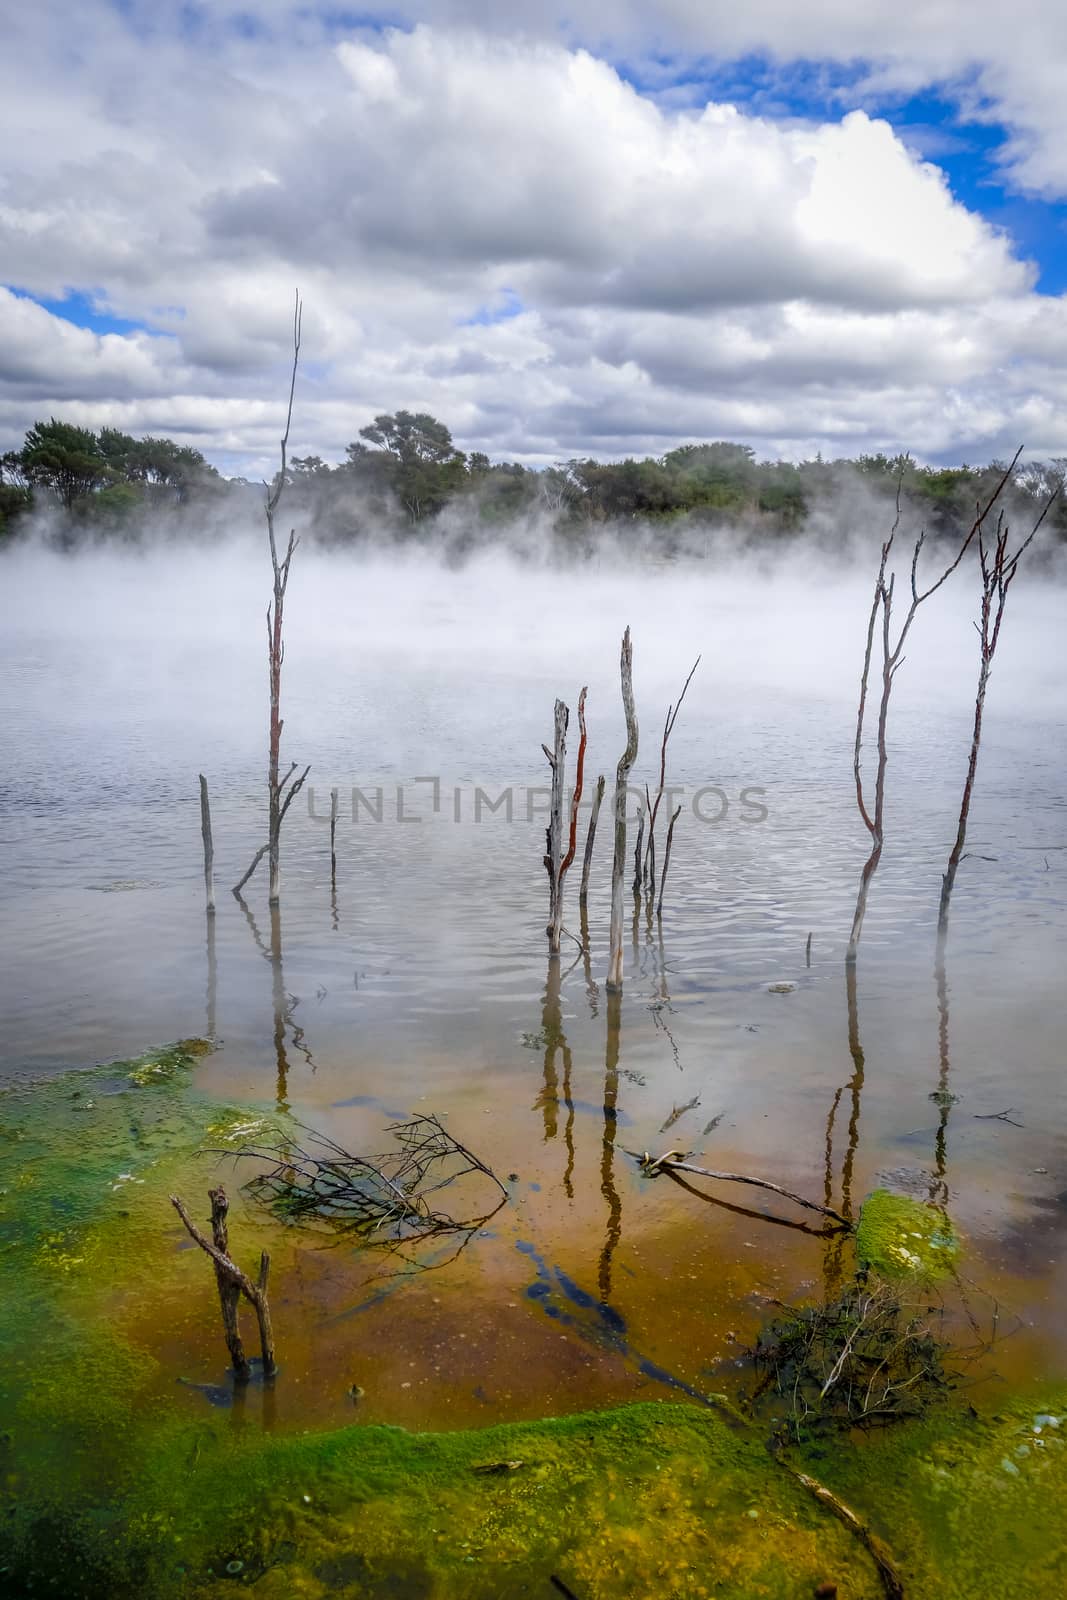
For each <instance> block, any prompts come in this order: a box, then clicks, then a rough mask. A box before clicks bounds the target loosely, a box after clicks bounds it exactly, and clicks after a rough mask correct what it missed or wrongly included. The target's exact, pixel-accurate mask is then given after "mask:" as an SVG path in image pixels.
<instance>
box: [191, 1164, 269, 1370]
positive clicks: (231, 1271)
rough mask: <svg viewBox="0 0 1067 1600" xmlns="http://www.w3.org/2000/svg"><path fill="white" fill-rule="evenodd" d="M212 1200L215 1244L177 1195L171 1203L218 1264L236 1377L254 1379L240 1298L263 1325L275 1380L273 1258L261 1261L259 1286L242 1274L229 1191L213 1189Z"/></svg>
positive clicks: (265, 1356)
mask: <svg viewBox="0 0 1067 1600" xmlns="http://www.w3.org/2000/svg"><path fill="white" fill-rule="evenodd" d="M208 1196H209V1198H210V1200H211V1231H212V1236H213V1241H214V1242H213V1243H210V1244H209V1243H208V1241H207V1239H206V1238H205V1237H204V1235H203V1234H202V1233H201V1232H200V1229H199V1228H198V1227H197V1226H196V1223H195V1222H193V1220H192V1218H191V1217H190V1215H189V1213H188V1211H187V1210H186V1209H185V1205H184V1204H183V1202H182V1201H181V1200H180V1199H179V1198H178V1196H177V1195H176V1194H172V1195H171V1197H170V1203H171V1205H172V1206H173V1207H174V1209H175V1211H176V1212H177V1213H178V1215H179V1217H181V1219H182V1221H183V1222H184V1224H185V1226H186V1228H187V1230H188V1232H189V1234H190V1235H191V1237H192V1238H193V1239H195V1241H196V1243H197V1244H198V1245H199V1246H200V1248H201V1250H203V1251H204V1252H205V1253H206V1254H207V1255H209V1256H210V1257H211V1259H212V1261H213V1262H214V1264H215V1280H216V1282H217V1284H218V1289H219V1303H220V1305H221V1307H222V1324H223V1328H224V1329H225V1334H226V1348H227V1349H228V1350H229V1352H230V1359H231V1360H232V1362H233V1370H234V1375H235V1376H236V1378H237V1379H238V1381H239V1382H242V1383H246V1382H247V1381H248V1378H249V1375H250V1367H249V1363H248V1358H247V1356H246V1355H245V1353H244V1346H243V1344H242V1343H241V1330H240V1327H239V1325H238V1305H239V1303H240V1298H241V1296H242V1295H244V1297H245V1299H246V1300H247V1301H248V1302H249V1304H250V1305H251V1306H252V1307H253V1309H254V1311H255V1313H256V1320H257V1322H258V1323H259V1343H260V1350H261V1352H262V1362H263V1376H264V1377H265V1378H273V1377H274V1374H275V1373H276V1372H277V1370H278V1369H277V1366H276V1365H275V1361H274V1331H273V1329H272V1327H271V1320H270V1304H269V1302H268V1299H267V1280H268V1278H269V1276H270V1256H269V1255H267V1253H266V1251H263V1253H262V1254H261V1255H260V1258H259V1277H258V1279H257V1280H256V1282H255V1283H253V1282H252V1279H251V1278H250V1277H249V1276H248V1275H247V1273H244V1272H242V1271H241V1269H240V1267H239V1266H238V1265H237V1264H236V1262H234V1261H233V1260H232V1259H231V1257H230V1253H229V1238H228V1230H227V1225H226V1213H227V1211H228V1210H229V1201H228V1200H227V1198H226V1191H225V1189H223V1188H222V1186H221V1185H220V1186H219V1187H218V1188H217V1189H209V1190H208Z"/></svg>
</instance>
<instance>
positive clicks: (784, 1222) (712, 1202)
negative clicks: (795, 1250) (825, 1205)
mask: <svg viewBox="0 0 1067 1600" xmlns="http://www.w3.org/2000/svg"><path fill="white" fill-rule="evenodd" d="M660 1171H661V1173H665V1174H666V1176H667V1177H668V1178H670V1179H671V1181H672V1182H673V1183H676V1184H677V1185H678V1187H679V1188H680V1189H685V1190H686V1191H687V1192H688V1193H689V1194H692V1195H696V1197H697V1199H698V1200H706V1201H707V1203H708V1205H709V1206H718V1207H719V1209H720V1211H731V1212H733V1214H734V1216H735V1217H751V1218H752V1219H753V1220H754V1221H757V1222H773V1223H774V1224H775V1226H776V1227H779V1228H791V1229H792V1230H793V1232H794V1233H810V1234H813V1235H814V1236H815V1238H817V1239H824V1238H828V1237H830V1236H831V1235H832V1236H833V1237H834V1238H835V1239H838V1240H840V1239H842V1238H843V1237H844V1235H845V1231H846V1230H844V1229H843V1228H842V1227H841V1225H840V1223H833V1222H830V1221H827V1222H824V1223H822V1224H821V1225H820V1226H816V1224H815V1223H812V1222H798V1221H796V1219H795V1218H793V1217H779V1216H776V1215H775V1214H774V1212H773V1211H754V1210H753V1209H752V1208H751V1207H750V1206H739V1205H737V1204H736V1203H735V1202H734V1201H732V1200H724V1199H723V1198H722V1196H721V1195H717V1194H709V1193H708V1192H707V1191H706V1190H704V1189H697V1188H695V1187H694V1185H693V1184H691V1183H687V1182H686V1179H685V1176H684V1174H683V1173H681V1172H679V1171H678V1170H677V1169H676V1168H675V1167H673V1166H672V1165H670V1163H668V1164H667V1166H665V1167H662V1168H661V1169H660Z"/></svg>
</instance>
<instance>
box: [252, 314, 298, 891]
mask: <svg viewBox="0 0 1067 1600" xmlns="http://www.w3.org/2000/svg"><path fill="white" fill-rule="evenodd" d="M302 316H303V306H302V305H301V301H300V295H299V293H298V294H297V297H296V308H295V310H294V312H293V368H292V377H291V379H290V383H289V409H288V411H287V412H286V417H285V432H284V434H283V435H282V439H281V470H280V471H279V473H278V475H277V477H276V478H275V480H274V487H273V488H272V489H268V491H267V499H266V507H265V509H266V516H267V539H268V542H269V544H270V560H271V566H272V568H273V570H274V599H273V601H272V603H271V604H270V605H269V606H268V607H267V658H268V666H269V680H270V747H269V755H268V762H267V843H266V844H265V845H261V846H260V848H259V850H257V852H256V854H255V855H254V856H253V858H252V865H251V866H250V867H249V869H248V871H247V872H246V873H245V875H244V877H243V878H242V879H241V881H240V883H238V884H236V885H235V887H234V894H239V893H240V891H241V890H242V889H243V888H244V886H245V884H246V883H247V882H248V880H249V878H250V877H251V876H252V874H253V872H255V870H256V868H257V866H258V865H259V863H260V861H261V860H262V859H263V857H264V855H266V856H267V857H268V865H269V868H270V888H269V891H268V900H269V904H270V905H272V906H276V905H277V904H278V902H279V899H280V898H281V860H280V851H281V833H282V823H283V822H284V821H285V816H286V812H287V811H288V810H289V807H290V806H291V805H292V803H293V800H294V798H295V796H296V795H298V794H299V793H300V790H301V789H302V788H303V786H304V780H305V778H306V777H307V775H308V772H309V771H310V770H311V769H310V767H305V768H304V770H303V772H302V773H301V774H300V776H299V777H298V778H294V773H295V772H296V762H295V761H294V762H292V763H291V764H290V766H289V770H288V772H287V773H286V774H285V776H284V777H279V768H280V755H281V743H282V728H283V727H284V725H285V724H284V722H283V719H282V715H281V693H282V662H283V661H284V660H285V644H284V641H283V639H282V617H283V612H284V609H285V591H286V589H287V588H288V585H289V567H290V564H291V563H292V559H293V552H294V551H295V549H296V546H297V537H296V530H295V529H290V532H289V542H288V545H287V547H286V551H285V555H284V557H283V558H282V560H281V561H279V560H278V545H277V541H276V538H275V532H274V514H275V512H276V511H277V509H278V504H279V502H280V500H281V497H282V492H283V490H284V488H285V475H286V451H287V449H288V446H289V428H290V425H291V423H292V420H293V395H294V393H295V390H296V372H297V367H298V365H299V363H300V327H301V321H302Z"/></svg>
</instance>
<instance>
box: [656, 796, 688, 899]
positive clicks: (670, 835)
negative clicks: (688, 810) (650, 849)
mask: <svg viewBox="0 0 1067 1600" xmlns="http://www.w3.org/2000/svg"><path fill="white" fill-rule="evenodd" d="M681 814H682V808H681V806H679V807H678V809H677V811H675V813H674V815H673V817H672V818H671V820H670V822H669V823H668V825H667V844H666V847H665V848H664V851H663V876H662V878H661V879H660V880H659V904H658V905H657V907H656V915H657V917H662V915H663V891H664V889H665V888H666V887H667V869H668V867H669V866H670V864H671V846H672V845H673V843H674V824H675V823H676V822H677V821H678V818H679V817H680V816H681Z"/></svg>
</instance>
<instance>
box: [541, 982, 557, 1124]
mask: <svg viewBox="0 0 1067 1600" xmlns="http://www.w3.org/2000/svg"><path fill="white" fill-rule="evenodd" d="M559 992H560V968H559V956H558V955H551V956H549V959H548V976H547V977H546V979H545V997H544V1000H543V1002H542V1005H541V1038H542V1040H543V1042H544V1047H545V1057H544V1083H543V1084H542V1086H541V1093H540V1094H539V1095H538V1104H539V1105H540V1107H541V1110H542V1113H543V1115H544V1119H545V1143H546V1144H547V1143H548V1141H549V1139H554V1138H555V1137H556V1133H557V1132H558V1121H557V1117H558V1112H559V1075H558V1074H557V1072H556V1052H557V1050H558V1048H559V1036H560V1023H561V1020H562V1019H561V1016H560V1004H559Z"/></svg>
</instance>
